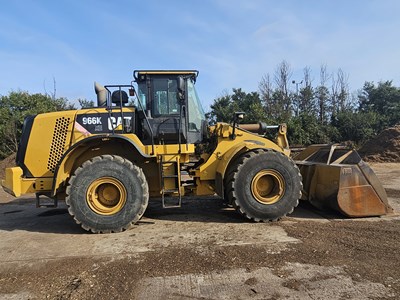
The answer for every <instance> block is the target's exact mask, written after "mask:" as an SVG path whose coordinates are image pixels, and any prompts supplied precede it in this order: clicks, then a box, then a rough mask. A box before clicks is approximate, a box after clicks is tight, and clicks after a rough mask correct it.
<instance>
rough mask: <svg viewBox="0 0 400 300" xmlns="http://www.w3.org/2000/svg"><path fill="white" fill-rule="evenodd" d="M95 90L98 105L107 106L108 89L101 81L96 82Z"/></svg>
mask: <svg viewBox="0 0 400 300" xmlns="http://www.w3.org/2000/svg"><path fill="white" fill-rule="evenodd" d="M94 91H95V92H96V95H97V106H98V107H101V106H106V104H107V90H106V88H105V87H104V86H102V85H101V84H100V83H97V82H94Z"/></svg>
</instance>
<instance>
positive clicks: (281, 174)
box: [226, 149, 302, 222]
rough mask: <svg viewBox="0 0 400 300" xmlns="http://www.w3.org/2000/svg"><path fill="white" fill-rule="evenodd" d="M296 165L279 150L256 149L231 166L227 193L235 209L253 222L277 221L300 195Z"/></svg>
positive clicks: (292, 208) (295, 204)
mask: <svg viewBox="0 0 400 300" xmlns="http://www.w3.org/2000/svg"><path fill="white" fill-rule="evenodd" d="M301 190H302V180H301V174H300V171H299V168H298V167H297V166H296V164H295V163H294V162H293V161H292V160H291V159H290V158H288V157H286V156H285V155H283V154H282V153H279V152H275V151H273V150H265V149H256V150H252V151H249V152H246V153H244V154H242V155H241V156H240V157H239V158H238V159H236V160H235V161H234V164H233V165H232V166H231V167H230V169H229V173H228V175H227V180H226V194H227V196H228V199H229V201H230V202H231V203H232V205H233V206H234V207H235V209H236V210H237V211H238V212H239V213H240V214H241V215H243V216H245V217H246V218H248V219H251V220H254V221H256V222H260V221H262V222H267V221H276V220H278V219H280V218H282V217H284V216H286V215H287V214H290V213H292V212H293V210H294V208H295V207H296V206H297V205H298V203H299V199H300V197H301Z"/></svg>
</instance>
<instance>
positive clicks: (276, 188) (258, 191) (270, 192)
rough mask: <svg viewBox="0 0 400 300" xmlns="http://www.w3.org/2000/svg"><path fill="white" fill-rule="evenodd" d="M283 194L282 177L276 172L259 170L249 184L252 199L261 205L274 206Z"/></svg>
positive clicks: (283, 182) (283, 184)
mask: <svg viewBox="0 0 400 300" xmlns="http://www.w3.org/2000/svg"><path fill="white" fill-rule="evenodd" d="M284 192H285V181H284V179H283V176H282V175H281V174H280V173H279V172H278V171H276V170H271V169H269V170H261V171H260V172H258V173H257V174H256V175H255V176H254V178H253V180H252V182H251V193H252V194H253V197H254V198H255V199H256V200H257V201H258V202H260V203H262V204H274V203H276V202H277V201H279V199H281V197H282V196H283V194H284Z"/></svg>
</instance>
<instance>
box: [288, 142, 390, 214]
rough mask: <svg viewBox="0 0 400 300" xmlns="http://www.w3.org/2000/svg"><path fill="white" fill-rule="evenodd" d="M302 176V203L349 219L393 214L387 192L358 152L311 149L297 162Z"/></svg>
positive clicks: (324, 147) (327, 147)
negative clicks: (305, 201) (330, 210)
mask: <svg viewBox="0 0 400 300" xmlns="http://www.w3.org/2000/svg"><path fill="white" fill-rule="evenodd" d="M294 159H295V162H296V164H297V166H298V167H299V168H300V172H301V175H302V176H303V195H302V200H308V201H309V202H310V203H311V204H312V205H313V206H315V207H317V208H318V209H334V210H336V211H338V212H340V213H342V214H343V215H345V216H348V217H369V216H382V215H386V214H388V213H391V212H393V209H392V208H391V206H390V205H389V203H388V200H387V195H386V192H385V189H384V188H383V186H382V184H381V183H380V181H379V179H378V177H377V176H376V175H375V173H374V171H372V169H371V168H370V167H369V166H368V165H367V164H366V163H365V162H364V161H363V160H362V159H361V157H360V155H359V154H358V153H357V151H355V150H353V149H349V148H348V147H344V146H340V145H312V146H309V147H308V148H306V149H305V150H303V151H302V152H300V153H299V154H298V155H297V156H296V157H295V158H294Z"/></svg>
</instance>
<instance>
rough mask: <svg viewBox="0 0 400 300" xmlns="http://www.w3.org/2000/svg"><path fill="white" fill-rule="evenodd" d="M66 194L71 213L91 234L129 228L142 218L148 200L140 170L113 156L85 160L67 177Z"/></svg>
mask: <svg viewBox="0 0 400 300" xmlns="http://www.w3.org/2000/svg"><path fill="white" fill-rule="evenodd" d="M66 193H67V197H66V203H67V205H68V212H69V213H70V215H71V216H73V217H74V219H75V221H76V223H77V224H80V225H81V226H82V228H83V229H85V230H87V231H92V232H94V233H109V232H120V231H123V230H126V229H128V228H129V227H131V226H132V225H133V224H135V223H136V222H137V221H138V220H139V219H140V218H141V217H142V215H143V214H144V212H145V210H146V208H147V204H148V200H149V191H148V185H147V181H146V177H145V175H144V173H143V171H142V169H140V168H139V167H138V166H135V165H133V164H132V162H130V161H129V160H126V159H124V158H122V157H120V156H116V155H102V156H96V157H94V158H92V159H90V160H88V161H86V162H85V163H84V164H83V165H82V166H81V167H79V168H78V169H76V171H75V173H74V175H73V176H72V177H71V179H70V180H69V183H68V186H67V190H66Z"/></svg>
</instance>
